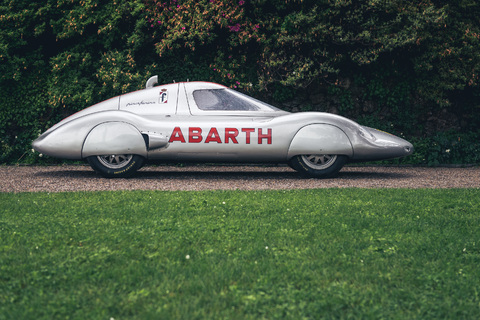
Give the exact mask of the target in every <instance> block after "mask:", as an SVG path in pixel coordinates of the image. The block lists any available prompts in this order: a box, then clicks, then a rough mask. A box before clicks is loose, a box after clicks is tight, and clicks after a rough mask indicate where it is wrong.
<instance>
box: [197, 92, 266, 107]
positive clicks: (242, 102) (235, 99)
mask: <svg viewBox="0 0 480 320" xmlns="http://www.w3.org/2000/svg"><path fill="white" fill-rule="evenodd" d="M193 98H194V99H195V103H196V104H197V106H198V108H199V109H200V110H203V111H213V110H226V111H258V110H259V107H258V106H256V105H255V104H253V103H251V102H250V101H248V100H246V99H242V98H241V97H239V96H237V95H235V94H232V93H231V92H229V91H227V90H225V89H204V90H195V91H194V92H193Z"/></svg>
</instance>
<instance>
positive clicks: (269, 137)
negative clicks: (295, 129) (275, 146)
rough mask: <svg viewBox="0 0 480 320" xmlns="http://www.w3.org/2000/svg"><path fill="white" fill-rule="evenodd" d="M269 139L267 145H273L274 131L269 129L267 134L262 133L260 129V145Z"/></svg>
mask: <svg viewBox="0 0 480 320" xmlns="http://www.w3.org/2000/svg"><path fill="white" fill-rule="evenodd" d="M263 139H267V144H272V129H268V130H267V133H266V134H263V133H262V129H261V128H258V144H262V140H263Z"/></svg>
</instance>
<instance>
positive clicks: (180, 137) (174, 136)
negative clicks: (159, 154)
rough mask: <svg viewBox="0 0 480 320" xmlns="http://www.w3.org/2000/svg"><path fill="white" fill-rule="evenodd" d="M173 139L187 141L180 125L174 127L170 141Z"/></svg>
mask: <svg viewBox="0 0 480 320" xmlns="http://www.w3.org/2000/svg"><path fill="white" fill-rule="evenodd" d="M173 141H180V142H181V143H185V142H186V141H185V138H184V137H183V133H182V129H180V127H175V129H173V132H172V135H171V136H170V139H169V140H168V142H173Z"/></svg>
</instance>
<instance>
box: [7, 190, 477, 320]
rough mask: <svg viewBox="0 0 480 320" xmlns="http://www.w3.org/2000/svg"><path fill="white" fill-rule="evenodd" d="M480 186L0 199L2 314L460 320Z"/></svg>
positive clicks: (472, 299) (472, 279) (470, 281)
mask: <svg viewBox="0 0 480 320" xmlns="http://www.w3.org/2000/svg"><path fill="white" fill-rule="evenodd" d="M479 196H480V190H474V189H471V190H468V189H462V190H434V189H431V190H426V189H423V190H422V189H420V190H418V189H417V190H402V189H398V190H382V189H376V190H365V189H343V190H338V189H330V190H329V189H323V190H303V191H301V190H292V191H258V192H244V191H217V192H158V191H134V192H78V193H20V194H7V193H3V194H0V201H1V203H2V206H1V208H0V226H1V227H0V237H1V239H2V243H1V246H0V248H1V249H0V260H1V261H2V263H1V265H0V283H1V285H0V308H1V310H2V312H1V313H0V319H52V318H54V319H65V318H72V319H111V318H113V319H232V318H234V319H237V318H238V319H259V318H272V319H305V318H307V319H308V318H319V317H320V318H326V319H333V318H335V319H347V318H355V319H364V318H373V319H392V318H401V319H407V318H408V319H420V318H421V319H453V318H463V319H472V318H475V317H476V316H477V315H478V314H479V312H480V309H479V308H480V307H479V297H478V288H479V286H480V279H479V277H478V263H479V259H480V248H479V246H480V244H479V241H478V240H479V239H478V237H479V232H480V227H479V226H480V218H479V215H478V212H480V202H479V201H478V198H479Z"/></svg>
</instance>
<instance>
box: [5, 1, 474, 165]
mask: <svg viewBox="0 0 480 320" xmlns="http://www.w3.org/2000/svg"><path fill="white" fill-rule="evenodd" d="M478 16H480V4H478V2H477V1H476V0H462V1H455V2H452V1H434V0H425V1H418V2H417V1H403V0H387V1H385V0H370V1H348V0H336V1H334V0H330V1H327V0H325V1H308V0H303V1H300V0H298V1H288V0H287V1H285V0H278V1H277V0H257V1H232V0H227V1H216V0H202V1H193V0H184V1H181V0H178V1H177V0H163V1H160V0H158V1H157V0H130V1H123V2H120V1H118V0H105V1H99V0H97V1H95V0H80V1H78V0H55V1H53V0H42V1H35V2H31V1H29V0H2V2H1V5H0V135H1V138H0V150H1V155H0V163H7V164H11V163H38V162H42V161H45V160H44V159H40V158H39V155H38V154H36V153H33V152H32V151H31V145H30V144H31V141H32V140H33V139H34V138H35V137H37V136H38V135H39V133H41V132H43V131H44V130H46V129H47V128H48V127H50V126H51V125H53V124H54V123H56V122H57V121H59V120H60V119H62V118H64V117H66V116H68V115H69V114H71V113H74V112H76V111H78V110H81V109H83V108H85V107H87V106H90V105H92V104H94V103H97V102H100V101H102V100H105V99H108V98H110V97H113V96H115V95H119V94H122V93H126V92H129V91H133V90H137V89H140V88H142V87H143V86H144V83H145V81H146V80H147V79H148V78H149V77H150V76H151V75H154V74H158V75H159V80H160V82H161V83H170V82H172V81H173V80H176V81H184V80H187V79H189V80H191V81H192V80H205V81H213V82H218V83H222V84H225V85H227V86H230V87H232V88H235V89H237V90H240V91H243V92H245V93H247V94H249V95H252V96H255V97H258V98H260V99H262V100H266V101H268V102H270V103H272V104H274V105H276V106H278V107H280V108H283V109H285V110H288V111H294V112H296V111H327V112H334V113H338V114H341V115H344V116H347V117H349V118H352V119H354V120H357V121H358V122H360V123H362V124H365V125H369V126H373V127H377V128H379V129H382V130H386V131H389V132H392V133H394V134H398V135H402V136H404V137H405V138H406V139H408V140H411V141H413V142H414V143H415V146H416V149H417V153H416V154H415V155H414V156H412V157H410V158H407V159H404V160H403V161H404V162H405V161H406V162H409V163H417V164H430V165H435V164H441V163H480V156H479V154H480V152H479V151H480V141H479V140H480V139H479V138H480V129H479V128H480V99H479V98H480V85H479V74H480V52H479V48H480V23H479V20H478ZM48 161H54V160H48Z"/></svg>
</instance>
